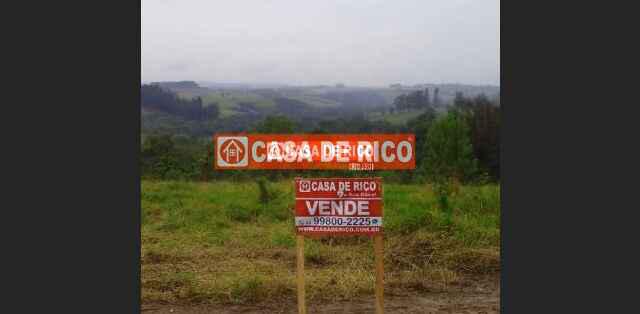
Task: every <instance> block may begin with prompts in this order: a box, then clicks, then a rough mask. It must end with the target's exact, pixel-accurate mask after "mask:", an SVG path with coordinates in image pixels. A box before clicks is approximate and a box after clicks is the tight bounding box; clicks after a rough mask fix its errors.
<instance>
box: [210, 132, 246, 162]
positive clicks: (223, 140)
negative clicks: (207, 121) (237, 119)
mask: <svg viewBox="0 0 640 314" xmlns="http://www.w3.org/2000/svg"><path fill="white" fill-rule="evenodd" d="M248 146H249V140H248V138H247V137H246V136H220V137H218V138H217V140H216V157H217V158H216V164H217V165H218V167H230V168H231V167H246V166H247V165H248V164H249V162H248V161H249V152H248Z"/></svg>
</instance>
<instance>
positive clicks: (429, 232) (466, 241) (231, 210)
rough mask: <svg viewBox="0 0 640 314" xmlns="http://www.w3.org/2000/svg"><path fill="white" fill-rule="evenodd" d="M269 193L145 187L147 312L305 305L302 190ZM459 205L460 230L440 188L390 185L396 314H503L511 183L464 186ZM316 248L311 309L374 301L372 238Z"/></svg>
mask: <svg viewBox="0 0 640 314" xmlns="http://www.w3.org/2000/svg"><path fill="white" fill-rule="evenodd" d="M269 189H270V190H271V192H272V195H274V196H275V198H274V199H273V200H271V201H270V202H269V203H267V204H262V203H260V202H259V189H258V186H257V184H256V183H254V182H210V183H195V182H173V181H171V182H168V181H161V182H157V181H143V182H142V300H143V304H145V306H147V307H149V309H150V310H151V309H153V308H156V309H158V310H160V311H161V312H162V309H168V308H169V307H171V308H172V309H173V307H176V308H183V309H184V307H185V306H189V307H190V308H191V309H192V312H193V313H196V312H197V308H198V307H201V308H203V309H206V308H207V307H209V308H210V309H211V308H212V307H215V306H222V305H226V306H232V305H234V304H243V305H245V306H246V305H247V304H248V305H252V306H256V307H257V308H258V309H259V308H270V309H276V308H280V309H282V308H283V306H286V307H287V308H288V306H289V305H292V304H293V305H295V287H296V285H295V235H294V230H293V212H292V208H293V205H294V190H293V183H292V182H291V181H290V180H287V181H281V182H272V183H270V185H269ZM451 202H452V205H453V208H454V216H453V222H452V224H450V225H448V224H446V221H447V220H446V219H445V217H444V214H443V213H442V212H441V211H440V210H439V208H438V205H437V201H436V198H435V197H434V195H433V192H432V191H431V188H430V186H429V185H400V184H390V183H385V185H384V215H385V219H386V220H385V256H384V260H385V294H386V295H387V296H388V298H389V303H388V305H389V306H391V308H389V310H393V306H396V307H402V306H407V307H406V308H404V310H398V312H410V310H411V307H410V306H412V304H413V305H415V306H418V305H419V306H422V307H423V308H424V307H428V306H429V305H428V304H431V305H432V306H433V309H434V312H435V311H437V310H438V309H444V310H446V311H453V312H456V311H458V310H461V309H462V310H464V309H466V310H469V309H472V308H473V306H475V304H478V306H480V305H482V304H484V305H483V306H485V307H480V308H478V309H482V310H483V311H486V312H493V311H497V308H498V301H497V300H498V295H499V288H498V287H499V279H498V277H499V271H500V255H499V243H500V187H499V186H497V185H484V186H463V187H460V188H459V189H458V190H457V192H456V193H455V195H454V196H453V197H452V199H451ZM305 251H306V252H305V258H306V260H305V264H306V278H307V286H306V291H307V299H308V302H309V304H310V306H313V305H317V306H320V307H319V309H322V308H325V309H326V313H330V312H331V307H332V306H340V304H347V303H349V304H359V303H361V304H363V309H366V308H369V307H370V306H372V305H373V303H369V302H370V301H372V300H373V299H372V297H373V295H374V294H373V293H374V292H373V287H374V280H375V276H374V275H375V274H374V264H373V261H374V258H373V248H372V244H371V241H370V240H369V239H368V238H365V237H356V238H354V237H350V238H322V239H308V240H307V241H306V242H305ZM427 296H429V297H428V298H427ZM403 298H409V299H406V300H405V301H402V300H404V299H403ZM425 298H426V299H425ZM409 300H413V301H409ZM451 300H454V301H451ZM455 300H458V301H455ZM473 300H476V301H473ZM345 302H347V303H345ZM403 302H404V304H405V305H402V304H403ZM429 302H431V303H429ZM456 302H457V303H456ZM416 304H417V305H416ZM420 304H422V305H420ZM194 306H195V307H194ZM354 306H357V305H354ZM447 306H448V308H447ZM465 306H466V308H465ZM143 308H144V306H143ZM447 309H448V310H447ZM456 309H458V310H456ZM245 310H246V309H245ZM203 311H206V310H203ZM256 311H257V312H259V310H256ZM287 311H288V310H287ZM287 311H285V312H287ZM354 311H356V312H357V311H358V310H357V308H354ZM364 311H365V312H366V310H364ZM181 312H184V311H181ZM187 312H188V311H187ZM312 312H313V311H312ZM321 312H322V311H321ZM473 312H474V310H471V311H470V312H469V313H473Z"/></svg>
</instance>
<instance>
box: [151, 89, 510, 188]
mask: <svg viewBox="0 0 640 314" xmlns="http://www.w3.org/2000/svg"><path fill="white" fill-rule="evenodd" d="M420 92H421V91H417V92H414V93H411V94H409V95H411V96H409V95H407V97H409V99H412V100H411V101H410V102H408V103H411V104H416V103H417V104H420V106H421V108H422V109H423V110H424V112H423V113H422V114H420V115H419V116H418V117H416V118H414V119H411V120H409V121H408V122H407V123H406V125H404V126H395V125H391V124H388V123H387V122H385V121H375V122H374V121H368V120H366V119H363V118H362V117H358V116H353V117H345V118H340V119H334V120H323V121H319V122H316V123H310V122H309V121H305V120H300V121H295V120H292V119H290V118H288V117H286V116H284V115H271V116H267V117H265V118H264V119H262V120H261V121H259V122H258V123H256V124H248V125H245V126H244V128H242V129H240V130H237V131H247V132H256V133H398V132H409V133H414V134H415V135H416V169H415V170H412V171H374V172H375V173H374V175H379V176H382V177H384V178H385V179H388V180H397V181H401V182H425V181H433V180H436V179H438V178H454V179H455V180H457V181H460V182H479V181H482V182H484V181H487V180H492V181H498V180H500V106H499V105H498V104H496V103H495V102H492V101H490V100H489V99H488V98H487V97H486V96H484V95H479V96H476V97H473V98H469V97H465V96H464V95H463V94H462V93H458V94H457V95H456V97H455V99H454V101H453V103H452V105H451V106H450V107H448V110H446V111H445V112H442V113H439V114H438V113H436V110H435V109H434V103H433V101H431V102H427V101H426V100H425V99H428V97H425V94H427V95H428V92H427V93H424V92H421V93H420ZM412 94H413V95H412ZM414 101H415V102H414ZM420 101H422V102H420ZM211 135H212V134H211ZM214 151H215V150H214V147H213V143H212V140H211V137H210V136H208V137H205V138H194V137H188V136H180V137H177V136H173V135H170V134H164V135H162V134H157V135H148V136H146V137H145V139H144V141H143V146H142V153H141V168H142V174H143V177H148V178H156V179H190V180H212V179H251V178H253V177H255V176H256V175H258V176H262V175H264V176H268V177H270V178H271V179H278V178H284V177H293V176H300V175H304V174H305V173H307V174H308V173H313V175H314V176H369V175H372V173H370V172H369V173H363V172H349V171H318V170H307V171H305V170H282V171H273V170H270V171H235V170H225V171H216V170H214V169H213V152H214Z"/></svg>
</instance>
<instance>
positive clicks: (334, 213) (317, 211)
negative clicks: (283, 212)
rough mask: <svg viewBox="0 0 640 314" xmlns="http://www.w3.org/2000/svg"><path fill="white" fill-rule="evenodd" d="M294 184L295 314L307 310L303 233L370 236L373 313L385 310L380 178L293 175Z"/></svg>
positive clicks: (304, 313)
mask: <svg viewBox="0 0 640 314" xmlns="http://www.w3.org/2000/svg"><path fill="white" fill-rule="evenodd" d="M295 185H296V187H295V188H296V217H295V226H296V233H297V235H296V251H297V254H296V258H297V267H296V268H297V269H296V281H297V286H298V313H300V314H306V313H307V308H306V303H305V292H304V236H305V235H314V236H317V235H321V236H322V235H368V236H372V237H373V247H374V254H375V268H376V282H375V294H376V313H377V314H382V313H384V259H383V257H384V255H383V248H384V241H383V237H382V217H383V215H382V180H381V179H380V178H331V179H327V178H313V179H302V178H296V180H295Z"/></svg>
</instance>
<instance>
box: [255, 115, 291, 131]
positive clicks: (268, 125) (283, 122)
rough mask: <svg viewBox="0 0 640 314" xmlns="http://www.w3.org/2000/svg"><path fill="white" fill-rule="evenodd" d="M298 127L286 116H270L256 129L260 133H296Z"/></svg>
mask: <svg viewBox="0 0 640 314" xmlns="http://www.w3.org/2000/svg"><path fill="white" fill-rule="evenodd" d="M295 130H296V125H295V123H294V122H293V121H291V120H290V119H289V118H287V117H285V116H281V115H279V116H268V117H267V118H266V119H265V120H264V121H263V122H262V123H261V124H259V125H258V126H257V127H256V131H257V132H258V133H272V134H273V133H279V134H285V133H294V132H295Z"/></svg>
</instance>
